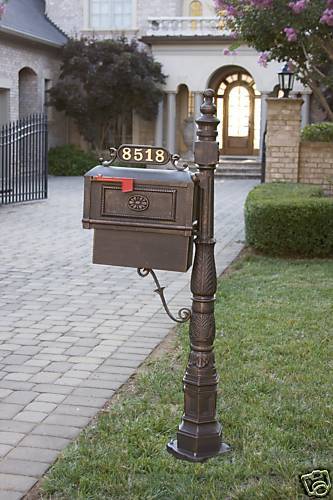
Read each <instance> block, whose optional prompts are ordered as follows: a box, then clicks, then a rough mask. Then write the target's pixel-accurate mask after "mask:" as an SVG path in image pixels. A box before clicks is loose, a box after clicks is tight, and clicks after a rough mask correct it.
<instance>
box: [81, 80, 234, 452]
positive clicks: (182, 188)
mask: <svg viewBox="0 0 333 500" xmlns="http://www.w3.org/2000/svg"><path fill="white" fill-rule="evenodd" d="M213 99H214V91H213V90H211V89H208V90H206V91H205V92H204V102H203V104H202V106H201V108H200V110H201V116H200V117H199V118H198V120H197V121H196V123H197V124H198V139H199V140H198V141H197V142H196V144H195V163H196V164H197V165H198V167H199V171H198V172H196V173H195V174H194V175H193V174H191V173H190V172H189V171H184V168H183V167H181V166H180V165H178V160H179V157H178V156H177V155H173V156H172V157H171V156H170V153H169V152H168V151H166V150H164V149H163V148H153V147H151V146H136V145H123V146H121V147H120V148H118V149H114V148H111V160H110V161H103V160H101V165H99V166H97V167H95V168H93V169H92V170H90V171H89V172H87V173H86V175H85V195H84V216H83V226H84V227H85V228H88V229H89V228H93V229H94V252H93V262H94V263H97V264H106V265H116V266H129V267H137V268H138V272H139V275H140V276H142V277H144V276H148V274H151V275H152V276H153V279H154V281H155V283H156V286H157V290H155V291H156V292H157V293H158V294H159V295H160V297H161V300H162V303H163V306H164V308H165V310H166V312H167V314H168V315H169V316H170V317H171V318H172V319H173V320H174V321H177V322H178V323H184V322H185V321H188V320H190V355H189V360H188V365H187V368H186V373H185V376H184V379H183V382H184V414H183V418H182V422H181V424H180V426H179V429H178V432H177V438H176V439H174V440H172V441H171V442H170V443H169V444H168V445H167V450H168V451H169V452H170V453H172V454H173V455H174V456H176V457H177V458H180V459H184V460H189V461H192V462H202V461H204V460H207V459H208V458H211V457H214V456H217V455H220V454H221V453H225V452H227V451H229V449H230V447H229V446H228V445H226V444H224V443H223V442H222V430H221V425H220V424H219V422H218V420H217V418H216V399H217V384H218V375H217V372H216V367H215V358H214V339H215V316H214V303H215V293H216V286H217V285H216V281H217V279H216V269H215V257H214V246H215V240H214V173H215V167H216V164H217V163H218V154H219V152H218V144H217V142H216V136H217V125H218V123H219V120H218V119H217V118H216V116H215V114H216V107H215V105H214V102H213ZM117 158H118V159H119V160H120V161H122V162H123V163H126V162H132V163H133V161H134V162H136V163H138V164H140V163H146V162H148V163H150V164H159V165H163V164H166V163H168V162H169V161H170V160H171V161H172V162H173V163H174V165H175V167H176V169H177V170H180V171H178V172H177V171H174V170H172V171H170V170H142V169H136V168H119V167H112V163H113V162H114V161H115V160H116V159H117ZM193 241H194V243H195V258H194V264H193V270H192V277H191V291H192V294H193V297H192V309H191V311H190V310H189V309H186V308H183V309H180V311H178V318H176V317H175V316H173V315H172V314H171V312H170V311H169V308H168V306H167V303H166V300H165V298H164V288H163V287H161V286H160V284H159V282H158V279H157V277H156V275H155V273H154V271H153V269H165V270H170V271H183V272H185V271H187V270H188V269H189V267H190V266H191V264H192V247H193Z"/></svg>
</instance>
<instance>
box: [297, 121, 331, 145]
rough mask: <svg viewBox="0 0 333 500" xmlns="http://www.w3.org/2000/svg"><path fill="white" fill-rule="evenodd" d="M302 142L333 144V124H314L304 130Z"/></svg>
mask: <svg viewBox="0 0 333 500" xmlns="http://www.w3.org/2000/svg"><path fill="white" fill-rule="evenodd" d="M301 139H302V141H313V142H333V123H332V122H322V123H312V124H311V125H307V126H306V127H304V128H303V130H302V132H301Z"/></svg>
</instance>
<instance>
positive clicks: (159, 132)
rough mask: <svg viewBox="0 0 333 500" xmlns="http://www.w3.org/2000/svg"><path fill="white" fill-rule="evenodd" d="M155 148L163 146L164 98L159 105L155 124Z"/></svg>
mask: <svg viewBox="0 0 333 500" xmlns="http://www.w3.org/2000/svg"><path fill="white" fill-rule="evenodd" d="M155 146H163V98H162V99H161V100H160V102H159V103H158V112H157V117H156V123H155Z"/></svg>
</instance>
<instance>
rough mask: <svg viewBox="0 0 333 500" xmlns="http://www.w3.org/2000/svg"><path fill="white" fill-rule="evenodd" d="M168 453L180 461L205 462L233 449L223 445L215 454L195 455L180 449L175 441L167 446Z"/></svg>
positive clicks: (202, 453) (203, 453) (201, 453)
mask: <svg viewBox="0 0 333 500" xmlns="http://www.w3.org/2000/svg"><path fill="white" fill-rule="evenodd" d="M167 451H168V452H169V453H171V455H173V456H174V457H176V458H178V459H179V460H187V461H188V462H205V461H206V460H209V459H210V458H213V457H217V456H219V455H222V454H223V453H227V452H228V451H231V447H230V446H229V445H228V444H226V443H221V446H220V449H219V450H217V451H215V452H200V453H193V452H191V451H186V450H181V449H179V448H178V444H177V439H173V440H172V441H170V443H168V444H167Z"/></svg>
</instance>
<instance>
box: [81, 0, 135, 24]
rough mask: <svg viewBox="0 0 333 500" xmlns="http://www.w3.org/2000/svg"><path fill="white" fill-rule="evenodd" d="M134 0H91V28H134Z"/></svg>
mask: <svg viewBox="0 0 333 500" xmlns="http://www.w3.org/2000/svg"><path fill="white" fill-rule="evenodd" d="M132 4H133V1H132V0H90V16H89V18H90V23H89V24H90V28H92V29H96V30H110V29H111V30H112V29H114V30H125V29H130V28H132Z"/></svg>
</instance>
